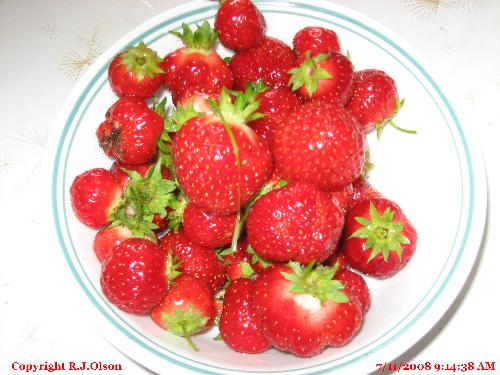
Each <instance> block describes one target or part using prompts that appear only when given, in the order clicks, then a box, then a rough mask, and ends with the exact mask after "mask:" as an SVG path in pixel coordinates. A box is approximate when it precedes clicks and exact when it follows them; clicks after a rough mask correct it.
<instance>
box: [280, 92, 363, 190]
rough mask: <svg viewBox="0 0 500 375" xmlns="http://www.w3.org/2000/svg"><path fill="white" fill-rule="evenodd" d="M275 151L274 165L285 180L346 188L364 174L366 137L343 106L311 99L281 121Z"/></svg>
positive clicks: (329, 187)
mask: <svg viewBox="0 0 500 375" xmlns="http://www.w3.org/2000/svg"><path fill="white" fill-rule="evenodd" d="M271 151H272V154H273V158H274V168H275V169H276V170H277V173H278V174H279V175H280V176H281V177H282V178H283V179H284V180H285V181H288V182H292V181H304V182H309V183H312V184H315V185H316V186H318V187H319V188H320V189H323V190H327V191H328V190H335V189H342V188H343V187H345V186H346V185H348V184H350V183H351V182H352V181H354V180H355V179H356V178H358V177H359V175H360V174H361V171H362V169H363V163H364V160H365V136H364V133H363V130H362V129H361V127H359V126H358V124H356V122H355V121H354V119H353V118H352V117H351V115H350V114H349V113H348V112H347V111H346V110H345V109H343V108H342V107H340V106H337V105H335V104H333V103H324V102H323V103H321V102H311V103H307V104H304V105H302V106H300V107H299V108H297V109H296V110H295V111H293V112H292V113H290V115H288V117H287V119H286V121H282V122H280V123H279V124H278V126H277V127H276V128H275V131H274V136H273V138H272V139H271Z"/></svg>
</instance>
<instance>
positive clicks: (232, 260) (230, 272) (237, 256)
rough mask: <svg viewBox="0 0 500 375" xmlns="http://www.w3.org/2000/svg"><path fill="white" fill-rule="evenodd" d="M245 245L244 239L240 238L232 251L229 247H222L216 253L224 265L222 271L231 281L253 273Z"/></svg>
mask: <svg viewBox="0 0 500 375" xmlns="http://www.w3.org/2000/svg"><path fill="white" fill-rule="evenodd" d="M247 246H248V244H247V242H246V240H242V241H239V242H238V243H237V246H236V251H232V249H231V248H229V249H223V250H222V251H220V252H219V253H218V255H219V258H220V259H221V260H222V264H223V265H224V272H225V273H226V276H227V278H228V279H229V280H231V281H234V280H236V279H239V278H241V277H243V278H249V277H251V276H252V275H253V274H254V270H253V268H252V266H251V264H250V262H251V259H250V254H249V253H247V251H246V248H247Z"/></svg>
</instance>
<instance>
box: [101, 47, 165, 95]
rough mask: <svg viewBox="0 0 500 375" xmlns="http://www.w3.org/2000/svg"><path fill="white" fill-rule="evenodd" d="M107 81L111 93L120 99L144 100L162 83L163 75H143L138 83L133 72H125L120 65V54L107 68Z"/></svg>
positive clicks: (123, 66)
mask: <svg viewBox="0 0 500 375" xmlns="http://www.w3.org/2000/svg"><path fill="white" fill-rule="evenodd" d="M108 79H109V83H110V85H111V89H112V90H113V92H114V93H115V94H116V95H118V96H120V97H122V96H127V97H133V98H138V99H146V98H149V97H151V96H153V95H154V94H155V93H156V91H158V90H159V88H160V86H161V85H162V83H163V74H162V73H158V74H155V75H154V76H153V77H150V76H148V75H145V76H144V78H143V79H142V80H141V81H138V80H137V78H136V74H135V73H134V72H133V71H130V72H129V71H127V69H126V65H124V64H122V54H119V55H117V56H115V58H114V59H113V60H112V61H111V64H110V65H109V68H108Z"/></svg>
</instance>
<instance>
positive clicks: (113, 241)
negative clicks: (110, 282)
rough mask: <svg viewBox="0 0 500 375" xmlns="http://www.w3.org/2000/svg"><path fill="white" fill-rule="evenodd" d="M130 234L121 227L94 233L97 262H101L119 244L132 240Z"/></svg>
mask: <svg viewBox="0 0 500 375" xmlns="http://www.w3.org/2000/svg"><path fill="white" fill-rule="evenodd" d="M132 237H133V234H132V232H131V231H130V230H129V229H127V228H126V227H123V226H119V225H118V226H115V227H108V228H104V229H101V230H100V231H99V232H97V233H96V235H95V238H94V244H93V248H94V252H95V255H96V256H97V259H99V262H101V263H102V262H103V261H104V259H106V256H107V255H108V254H109V253H110V252H111V251H112V250H113V249H114V248H115V247H116V246H118V245H119V244H120V243H122V242H123V241H125V240H127V239H129V238H132Z"/></svg>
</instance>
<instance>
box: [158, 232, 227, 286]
mask: <svg viewBox="0 0 500 375" xmlns="http://www.w3.org/2000/svg"><path fill="white" fill-rule="evenodd" d="M160 247H161V249H162V250H163V251H164V253H165V254H167V255H169V256H170V254H171V256H172V257H173V259H174V261H176V262H178V263H179V267H178V268H177V270H178V271H179V272H180V273H182V274H183V275H188V276H193V277H196V278H197V279H200V280H201V281H202V282H204V283H205V284H206V285H207V286H208V288H209V289H210V290H211V291H212V293H215V292H217V291H218V290H219V289H220V288H221V287H222V285H224V282H225V281H226V277H225V275H224V266H223V265H222V263H221V262H220V261H219V259H217V255H216V254H215V251H214V250H213V249H210V248H206V247H203V246H200V245H196V244H195V243H193V242H192V241H191V240H189V239H188V238H187V237H186V235H185V234H184V231H183V230H182V229H181V230H179V231H178V232H173V231H171V232H168V233H167V234H165V236H163V237H162V238H161V239H160Z"/></svg>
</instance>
